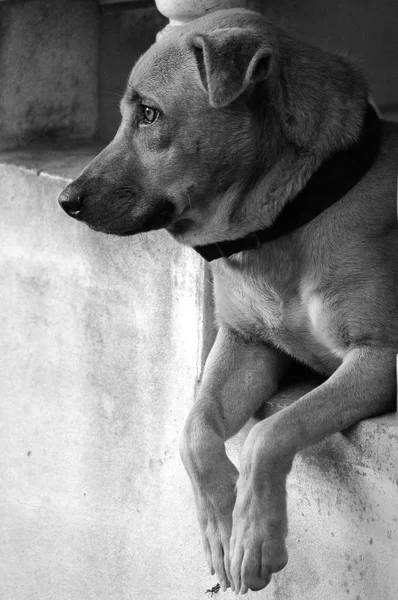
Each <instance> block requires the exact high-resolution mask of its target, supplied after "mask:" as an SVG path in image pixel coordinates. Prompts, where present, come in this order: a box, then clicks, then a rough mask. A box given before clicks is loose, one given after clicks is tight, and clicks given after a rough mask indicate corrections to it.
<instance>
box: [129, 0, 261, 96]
mask: <svg viewBox="0 0 398 600" xmlns="http://www.w3.org/2000/svg"><path fill="white" fill-rule="evenodd" d="M259 24H262V25H264V17H263V15H260V14H258V13H255V12H252V11H249V10H245V9H229V10H220V11H215V12H213V13H209V14H207V15H205V16H204V17H201V18H199V19H196V20H194V21H192V22H190V23H187V24H186V25H184V26H182V27H176V28H174V29H175V30H174V31H171V32H169V33H166V34H165V35H164V36H163V37H161V38H160V40H159V41H158V42H156V43H155V44H153V46H151V47H150V48H149V49H148V50H147V52H146V53H145V54H144V55H143V56H142V57H141V58H140V59H139V60H138V62H137V63H136V65H135V66H134V68H133V70H132V72H131V75H130V78H129V88H132V89H139V90H151V89H154V90H156V88H158V87H159V86H169V85H170V77H171V75H172V77H173V78H175V79H176V80H178V79H179V77H178V76H179V74H181V73H182V74H183V76H184V77H186V78H187V77H189V75H190V74H194V72H195V65H196V62H195V59H194V57H193V53H192V47H191V44H190V40H191V39H192V37H193V36H194V35H196V34H206V33H209V32H211V31H215V30H217V29H225V28H236V27H237V26H240V27H249V26H250V27H253V26H255V25H259Z"/></svg>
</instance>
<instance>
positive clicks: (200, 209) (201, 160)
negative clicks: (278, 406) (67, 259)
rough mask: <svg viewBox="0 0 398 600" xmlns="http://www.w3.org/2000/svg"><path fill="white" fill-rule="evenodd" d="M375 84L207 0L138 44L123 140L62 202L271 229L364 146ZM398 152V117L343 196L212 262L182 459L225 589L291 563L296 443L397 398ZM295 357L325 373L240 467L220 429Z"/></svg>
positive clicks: (126, 219) (270, 386)
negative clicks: (311, 185) (170, 29)
mask: <svg viewBox="0 0 398 600" xmlns="http://www.w3.org/2000/svg"><path fill="white" fill-rule="evenodd" d="M367 96H368V90H367V87H366V83H365V82H364V80H363V77H362V75H361V74H360V73H359V72H358V71H357V70H356V69H355V68H354V67H353V66H352V65H351V64H350V63H349V62H348V61H347V60H346V59H344V58H342V57H339V56H334V55H331V54H328V53H326V52H323V51H321V50H318V49H315V48H312V47H310V46H307V45H305V44H301V43H299V42H296V41H294V40H292V39H291V38H289V37H288V36H286V35H285V34H283V32H281V31H279V30H277V29H275V28H272V27H271V26H270V25H269V24H268V23H267V21H266V20H265V19H264V18H263V17H261V16H260V15H257V14H255V13H251V12H249V11H240V10H231V11H219V12H216V13H211V14H209V15H207V16H206V17H204V18H203V19H199V20H198V21H196V22H193V23H192V24H190V25H187V26H186V27H184V28H181V29H179V30H178V31H177V32H176V33H175V34H170V35H169V36H165V38H164V39H163V41H161V42H160V43H157V44H155V45H154V46H153V47H152V48H151V49H150V50H149V51H148V52H147V53H146V54H145V55H144V56H143V57H142V58H141V59H140V61H139V62H138V64H137V65H136V67H135V69H134V70H133V73H132V75H131V78H130V82H129V85H128V88H127V92H126V95H125V97H124V100H123V102H122V114H123V121H122V125H121V128H120V130H119V132H118V134H117V135H116V137H115V140H114V141H113V142H112V143H111V144H110V145H109V146H108V148H106V149H105V150H104V151H103V152H102V153H101V154H100V155H99V156H98V157H97V158H96V159H95V160H94V161H93V162H92V163H91V164H90V165H89V166H88V167H87V169H86V170H85V171H84V172H83V174H82V175H81V176H80V177H79V178H78V180H76V182H74V183H72V184H71V186H69V188H67V190H66V191H65V192H64V193H63V195H62V197H61V200H60V202H61V204H62V206H63V207H64V208H65V210H66V211H67V212H68V213H69V214H71V216H74V217H75V218H78V219H79V220H83V221H85V222H87V223H88V224H89V225H90V226H91V227H93V228H94V229H98V230H100V231H105V232H107V233H114V234H118V235H130V234H133V233H138V232H140V231H147V230H149V229H157V228H159V227H166V228H167V229H168V231H169V232H170V233H171V234H172V235H173V236H174V237H175V238H176V239H177V240H179V241H181V242H183V243H186V244H189V245H192V246H196V245H203V244H210V243H214V242H222V241H224V240H234V239H236V238H240V237H242V236H245V235H247V234H249V233H251V232H253V231H256V230H258V229H261V228H267V227H269V226H270V225H271V224H272V223H273V222H274V221H275V218H276V217H277V215H278V214H280V212H281V210H282V209H283V207H284V206H285V205H286V204H287V203H288V202H289V201H294V198H295V196H296V195H297V194H298V193H299V192H300V191H301V190H302V189H303V188H304V187H305V185H306V184H307V182H308V181H309V180H310V178H311V177H312V175H313V174H314V173H315V172H316V171H317V170H318V169H319V167H320V166H321V165H322V164H323V163H324V162H325V161H326V160H327V159H329V157H330V156H332V155H333V154H334V153H336V152H339V151H340V150H342V149H344V148H346V147H347V146H350V145H352V144H355V142H356V140H357V139H358V138H359V137H360V135H361V128H362V127H363V119H364V113H365V111H366V107H367ZM397 165H398V127H397V126H395V125H393V124H388V123H383V125H382V144H381V148H380V151H379V153H378V156H377V158H376V160H375V161H374V163H373V164H372V166H371V168H370V169H369V170H368V171H367V172H366V174H365V175H364V176H363V177H362V178H360V180H359V181H358V183H357V184H356V185H355V186H354V187H352V188H351V189H350V190H349V191H348V192H347V193H346V194H345V195H344V197H343V198H341V199H339V200H338V201H336V202H335V203H334V204H332V205H331V206H330V207H329V208H327V210H325V211H323V212H322V213H321V214H320V215H318V216H317V217H316V218H314V219H312V220H310V221H309V222H308V223H306V224H305V225H304V226H302V227H300V228H298V229H297V230H295V231H292V232H290V233H288V234H287V235H284V236H281V237H279V238H278V239H275V240H274V241H271V242H269V243H265V244H263V245H260V247H259V248H257V249H254V250H250V251H243V252H240V253H238V254H234V255H233V256H231V257H229V258H222V259H221V260H218V261H216V262H215V263H214V266H213V274H214V293H215V305H216V314H217V320H218V324H219V330H218V334H217V338H216V341H215V344H214V346H213V348H212V350H211V352H210V355H209V358H208V360H207V363H206V367H205V371H204V375H203V381H202V385H201V389H200V392H199V394H198V399H197V401H196V403H195V406H194V407H193V409H192V411H191V413H190V416H189V418H188V421H187V425H186V427H185V431H184V439H183V443H182V458H183V461H184V464H185V466H186V468H187V471H188V473H189V475H190V477H191V481H192V484H193V488H194V492H195V500H196V504H197V509H198V516H199V521H200V526H201V530H202V534H203V540H204V548H205V552H206V556H207V559H208V562H209V564H210V565H211V568H212V569H214V570H215V571H216V572H217V574H218V576H219V578H220V579H221V580H222V582H223V587H224V588H225V587H226V586H227V585H229V584H231V585H232V587H233V588H234V589H235V590H236V591H237V592H238V591H239V590H241V591H242V592H243V593H244V592H245V591H247V589H248V588H251V589H253V590H256V589H261V588H262V587H264V586H265V585H267V583H268V582H269V580H270V577H271V574H272V573H273V572H275V571H278V570H280V569H281V568H283V566H284V565H285V564H286V561H287V554H286V548H285V537H286V533H287V516H286V499H285V479H286V475H287V473H288V472H289V469H290V467H291V464H292V461H293V458H294V456H295V454H296V453H297V452H298V451H299V450H301V449H303V448H305V447H307V446H309V445H311V444H314V443H316V442H317V441H319V440H321V439H322V438H324V437H325V436H327V435H329V434H331V433H334V432H336V431H340V430H342V429H344V428H346V427H348V426H350V425H352V424H354V423H356V422H357V421H359V420H360V419H362V418H365V417H369V416H371V415H375V414H378V413H381V412H385V411H387V410H391V409H393V407H394V396H395V353H396V352H397V349H398V318H397V317H398V263H397V260H396V257H397V250H398V226H397V218H396V176H397ZM294 361H299V362H301V363H304V364H306V365H308V366H310V367H311V368H312V369H313V370H314V371H315V372H316V373H318V374H320V375H321V376H322V377H323V378H324V383H322V384H321V385H319V386H317V387H316V386H313V387H312V388H311V387H310V388H306V389H305V391H304V392H303V396H302V397H300V398H299V399H297V401H296V402H292V403H291V404H290V405H288V406H286V407H285V408H284V409H283V410H281V411H279V412H277V413H275V414H273V415H272V416H269V417H268V418H266V419H264V420H262V421H260V422H259V423H258V424H257V425H255V426H254V427H253V429H252V430H251V432H250V434H249V436H248V438H247V440H246V442H245V444H244V448H243V452H242V464H241V472H240V474H238V472H237V470H236V468H235V467H234V466H233V465H232V463H231V462H230V461H229V459H228V458H227V455H226V453H225V447H224V442H225V440H226V439H228V438H229V437H231V436H232V435H234V434H235V433H236V432H237V431H239V429H240V428H241V427H242V426H243V425H244V423H245V422H246V421H247V420H248V419H249V418H250V417H251V416H252V415H253V414H255V413H256V412H257V411H258V410H259V409H260V408H261V407H262V406H263V405H264V404H265V403H266V401H268V400H269V399H271V398H272V397H277V394H278V390H279V389H280V386H281V382H282V381H283V378H284V377H285V375H286V373H287V372H288V371H289V368H290V367H291V364H292V362H294ZM293 396H294V394H293ZM293 396H292V397H293ZM296 396H297V393H296Z"/></svg>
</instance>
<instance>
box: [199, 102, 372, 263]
mask: <svg viewBox="0 0 398 600" xmlns="http://www.w3.org/2000/svg"><path fill="white" fill-rule="evenodd" d="M380 143H381V123H380V120H379V118H378V116H377V114H376V112H375V110H374V109H373V108H372V107H371V105H370V104H368V106H367V110H366V113H365V116H364V119H363V124H362V128H361V133H360V136H359V139H358V140H357V141H356V142H354V143H352V144H350V145H349V146H348V147H347V148H345V149H344V150H340V151H339V152H336V153H335V154H333V155H332V156H331V157H330V158H329V159H328V160H327V161H326V162H324V163H323V164H322V166H321V167H320V168H319V169H318V170H317V171H315V173H314V174H313V175H312V177H311V178H310V179H309V181H308V183H307V184H306V185H305V187H304V188H303V189H302V190H301V191H300V193H299V194H297V195H296V196H295V197H294V198H293V199H292V200H290V202H288V203H286V204H285V205H284V207H283V208H282V210H281V211H280V212H279V214H278V216H277V217H276V219H274V220H273V222H272V225H270V226H269V227H265V228H263V229H259V230H255V231H253V232H251V233H249V234H248V235H245V236H244V237H240V238H238V239H235V240H228V241H221V242H217V243H213V244H207V245H205V246H196V247H195V250H196V251H197V252H198V253H199V254H200V255H201V256H202V257H203V258H204V259H205V260H207V261H209V262H210V261H213V260H216V259H219V258H226V257H229V256H232V255H233V254H236V253H238V252H242V251H244V250H254V249H257V248H258V247H259V246H260V245H261V244H263V243H266V242H270V241H272V240H275V239H277V238H278V237H281V236H283V235H287V234H288V233H291V232H292V231H294V230H296V229H298V228H300V227H302V226H303V225H305V224H307V223H308V222H310V221H311V220H313V219H314V218H315V217H317V216H318V215H319V214H321V213H322V212H323V211H324V210H326V209H327V208H329V207H330V206H331V205H332V204H334V203H335V202H337V201H339V200H340V199H341V198H342V197H343V196H344V195H345V194H346V193H347V192H348V191H349V190H350V189H351V188H352V187H353V186H354V185H355V184H356V183H357V182H358V181H359V180H360V179H361V178H362V177H363V176H364V174H365V173H366V171H368V169H369V168H370V167H371V165H372V164H373V162H374V160H375V159H376V157H377V154H378V152H379V148H380ZM273 206H275V204H274V205H273Z"/></svg>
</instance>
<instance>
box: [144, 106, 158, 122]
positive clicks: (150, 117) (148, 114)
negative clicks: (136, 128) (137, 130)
mask: <svg viewBox="0 0 398 600" xmlns="http://www.w3.org/2000/svg"><path fill="white" fill-rule="evenodd" d="M142 110H143V116H144V123H145V124H146V125H151V124H152V123H154V122H155V121H156V119H157V118H158V116H159V111H158V110H156V108H152V107H151V106H144V105H143V106H142Z"/></svg>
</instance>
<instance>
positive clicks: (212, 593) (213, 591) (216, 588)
mask: <svg viewBox="0 0 398 600" xmlns="http://www.w3.org/2000/svg"><path fill="white" fill-rule="evenodd" d="M220 588H221V585H220V584H219V583H217V585H215V586H213V587H212V588H211V589H210V590H206V591H205V594H210V598H213V596H215V595H216V594H217V593H218V592H219V591H220Z"/></svg>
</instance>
